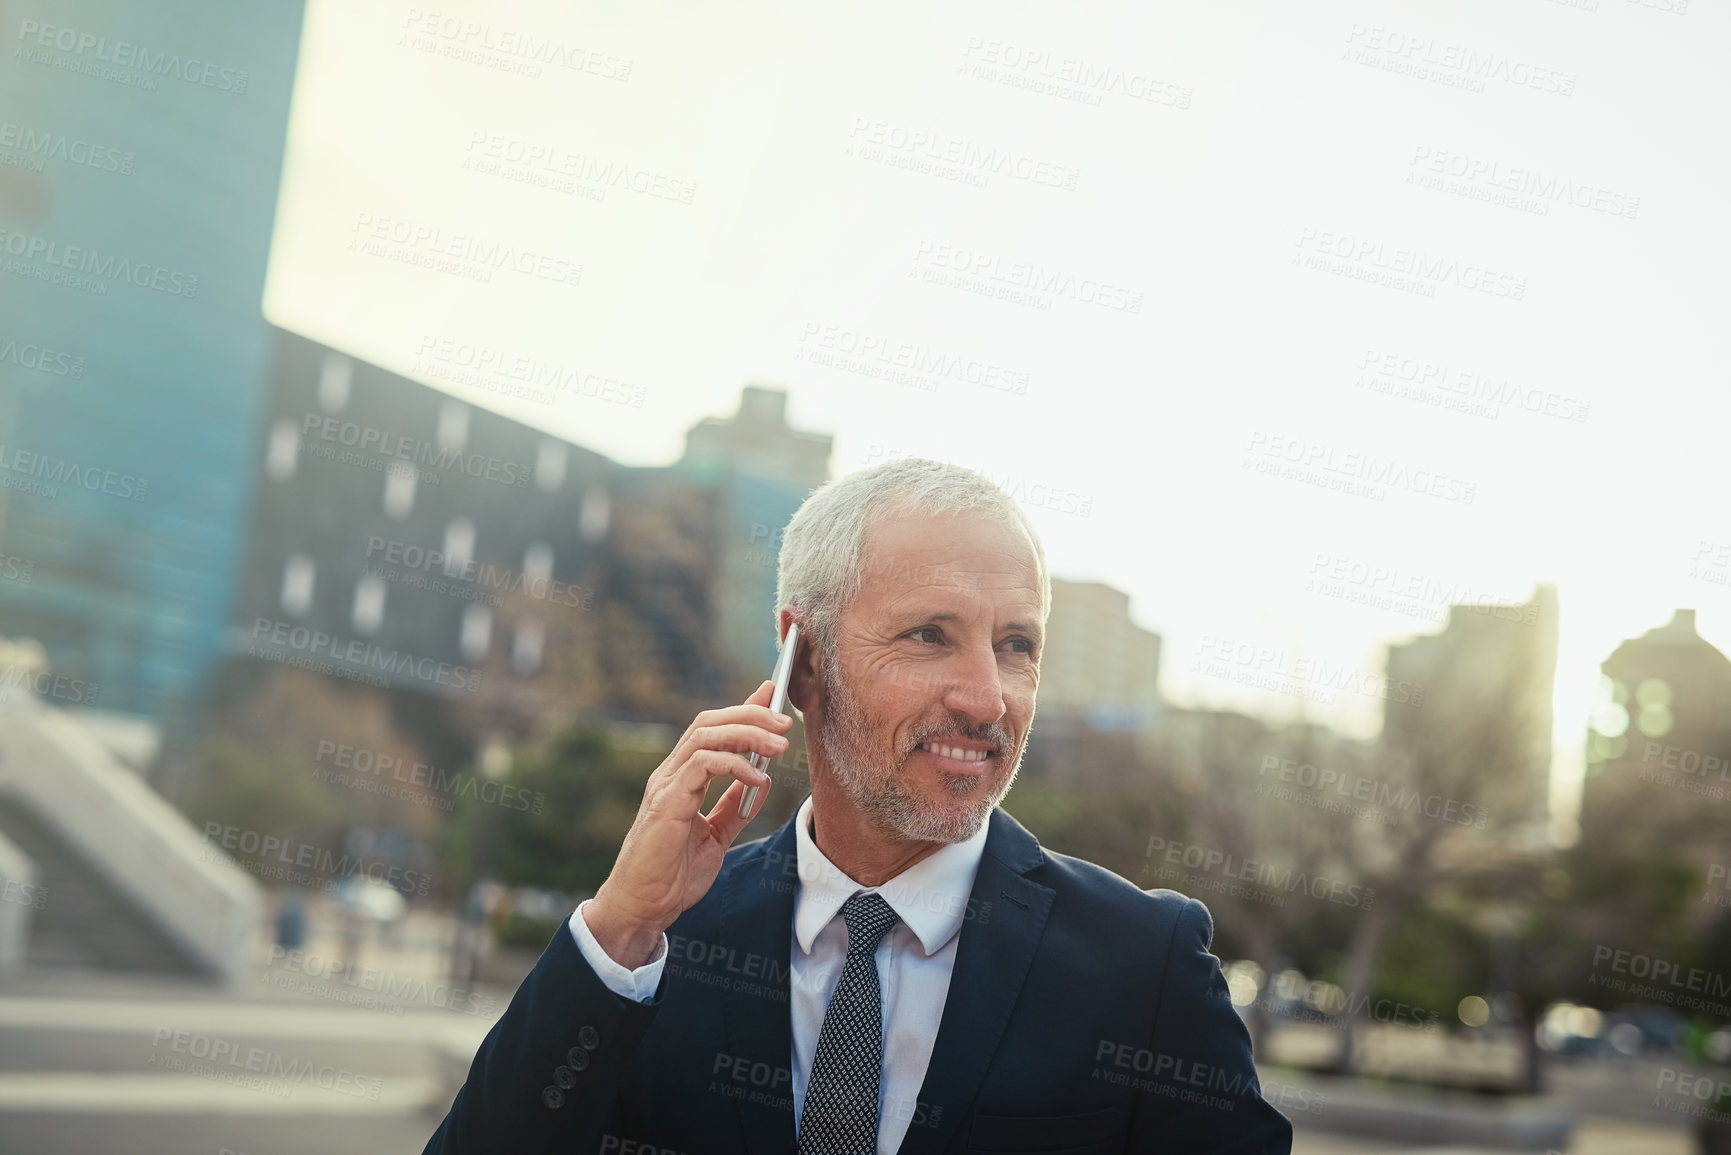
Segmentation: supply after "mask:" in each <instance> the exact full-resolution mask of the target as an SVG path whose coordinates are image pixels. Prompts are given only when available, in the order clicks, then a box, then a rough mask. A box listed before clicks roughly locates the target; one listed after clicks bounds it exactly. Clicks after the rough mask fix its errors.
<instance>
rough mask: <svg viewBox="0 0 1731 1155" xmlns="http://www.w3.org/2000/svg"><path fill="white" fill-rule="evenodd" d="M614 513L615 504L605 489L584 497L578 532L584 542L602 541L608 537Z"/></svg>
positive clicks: (594, 491)
mask: <svg viewBox="0 0 1731 1155" xmlns="http://www.w3.org/2000/svg"><path fill="white" fill-rule="evenodd" d="M612 513H613V503H612V501H611V500H609V499H608V497H607V491H606V490H605V489H591V490H589V491H588V492H587V493H585V494H584V495H583V507H582V509H581V510H580V511H579V512H578V514H577V532H578V533H580V534H582V535H583V540H584V541H600V540H601V539H602V538H604V537H606V536H607V522H608V519H609V518H610V517H611V516H612Z"/></svg>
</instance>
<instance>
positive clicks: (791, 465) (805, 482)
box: [679, 385, 835, 493]
mask: <svg viewBox="0 0 1731 1155" xmlns="http://www.w3.org/2000/svg"><path fill="white" fill-rule="evenodd" d="M834 443H835V438H833V437H831V436H830V435H829V434H827V433H808V432H806V431H804V430H801V429H795V428H794V427H793V426H791V425H789V424H788V423H787V391H786V390H784V389H775V388H771V387H770V386H767V385H747V386H746V387H745V388H744V389H743V390H741V391H740V395H739V410H738V412H736V413H735V414H734V415H733V416H732V417H705V418H703V419H702V420H701V421H699V422H698V423H697V424H696V425H693V426H692V427H691V429H690V430H689V431H687V433H686V434H685V455H684V456H683V457H681V458H680V459H679V465H680V467H681V468H684V469H687V470H690V471H692V472H694V473H698V474H708V475H714V474H715V473H719V472H723V471H732V472H736V473H748V474H751V475H752V476H754V477H761V478H764V479H766V480H769V481H775V482H779V483H781V484H782V485H785V486H787V487H789V488H792V489H800V490H804V491H805V492H806V493H810V492H811V491H812V490H814V489H816V488H817V487H818V486H820V485H822V484H823V483H824V482H826V481H828V480H829V460H830V454H831V451H832V449H833V447H834Z"/></svg>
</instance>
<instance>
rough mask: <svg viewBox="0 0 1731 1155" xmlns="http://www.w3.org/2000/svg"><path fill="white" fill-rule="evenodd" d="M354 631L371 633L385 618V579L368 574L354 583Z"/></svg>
mask: <svg viewBox="0 0 1731 1155" xmlns="http://www.w3.org/2000/svg"><path fill="white" fill-rule="evenodd" d="M352 620H353V621H354V625H355V632H356V633H358V634H371V633H372V632H373V631H375V630H377V629H378V628H379V623H380V622H382V621H384V620H385V581H384V579H383V578H380V577H374V576H373V575H372V574H368V575H367V576H366V577H363V578H362V579H361V580H360V581H358V582H356V583H355V608H354V611H353V615H352Z"/></svg>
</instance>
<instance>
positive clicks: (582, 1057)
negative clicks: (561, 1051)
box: [565, 1047, 589, 1071]
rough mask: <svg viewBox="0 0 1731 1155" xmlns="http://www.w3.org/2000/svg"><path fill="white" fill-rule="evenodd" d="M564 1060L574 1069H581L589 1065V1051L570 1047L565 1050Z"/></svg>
mask: <svg viewBox="0 0 1731 1155" xmlns="http://www.w3.org/2000/svg"><path fill="white" fill-rule="evenodd" d="M565 1061H566V1062H567V1063H570V1064H571V1066H572V1067H573V1068H575V1069H576V1070H579V1071H581V1070H583V1068H585V1067H587V1066H588V1065H589V1052H588V1051H585V1050H584V1049H583V1048H581V1047H572V1048H571V1049H570V1050H569V1051H567V1052H565Z"/></svg>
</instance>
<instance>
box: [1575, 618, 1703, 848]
mask: <svg viewBox="0 0 1731 1155" xmlns="http://www.w3.org/2000/svg"><path fill="white" fill-rule="evenodd" d="M1600 670H1601V672H1602V673H1603V675H1604V679H1605V694H1606V698H1607V699H1608V700H1607V701H1606V702H1605V704H1604V705H1603V706H1602V707H1601V708H1600V709H1599V710H1598V711H1597V714H1596V716H1595V718H1594V722H1593V725H1592V727H1591V728H1589V730H1588V733H1587V754H1586V758H1587V774H1586V781H1585V783H1584V786H1583V792H1582V798H1581V836H1582V838H1583V840H1587V841H1590V842H1591V843H1593V844H1606V843H1616V842H1620V841H1627V842H1629V843H1630V844H1635V843H1636V842H1637V840H1644V839H1651V838H1655V837H1659V838H1663V837H1670V838H1674V839H1682V840H1683V842H1685V843H1691V844H1694V843H1699V844H1700V845H1703V846H1706V845H1711V846H1713V847H1716V848H1727V849H1731V818H1728V817H1727V816H1728V815H1731V659H1728V658H1726V656H1725V655H1724V654H1723V653H1721V652H1720V651H1719V650H1718V649H1717V648H1715V647H1714V646H1713V645H1712V644H1710V643H1709V642H1707V641H1706V640H1705V639H1704V638H1702V637H1701V635H1700V634H1698V633H1696V632H1695V611H1694V610H1678V611H1677V612H1676V614H1675V615H1673V617H1672V618H1671V620H1670V621H1669V622H1668V623H1666V624H1665V625H1663V626H1660V627H1658V628H1656V629H1651V630H1648V631H1647V632H1646V633H1644V634H1642V635H1641V636H1640V637H1639V638H1631V639H1629V640H1627V641H1625V642H1623V643H1622V644H1621V645H1620V646H1618V647H1617V648H1616V649H1615V650H1614V651H1612V653H1611V655H1610V656H1609V657H1608V658H1606V659H1605V661H1604V664H1603V665H1602V666H1601V667H1600ZM1650 844H1651V843H1650V842H1649V845H1650ZM1715 861H1717V862H1719V863H1721V864H1723V863H1724V862H1725V861H1727V860H1726V859H1725V858H1723V857H1721V858H1718V859H1716V860H1715Z"/></svg>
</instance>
